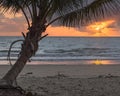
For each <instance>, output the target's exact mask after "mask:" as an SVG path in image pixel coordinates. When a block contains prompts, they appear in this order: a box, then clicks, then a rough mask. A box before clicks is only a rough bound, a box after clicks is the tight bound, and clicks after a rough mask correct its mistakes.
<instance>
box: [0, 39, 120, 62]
mask: <svg viewBox="0 0 120 96" xmlns="http://www.w3.org/2000/svg"><path fill="white" fill-rule="evenodd" d="M22 39H23V38H22V37H0V61H1V62H2V64H3V63H6V64H8V63H9V62H7V54H8V50H9V47H10V44H11V43H12V42H13V41H15V40H22ZM21 43H22V42H17V43H16V44H14V45H13V47H12V51H11V60H12V61H15V60H16V59H17V58H18V57H19V52H20V50H21ZM119 60H120V37H46V38H44V39H43V40H41V41H40V42H39V49H38V51H37V53H36V55H35V56H33V57H32V58H31V61H32V62H34V63H35V62H36V64H41V62H42V64H56V63H57V64H91V63H96V62H97V63H101V64H104V63H105V64H119ZM3 61H4V62H3ZM32 62H31V64H33V63H32ZM0 64H1V63H0Z"/></svg>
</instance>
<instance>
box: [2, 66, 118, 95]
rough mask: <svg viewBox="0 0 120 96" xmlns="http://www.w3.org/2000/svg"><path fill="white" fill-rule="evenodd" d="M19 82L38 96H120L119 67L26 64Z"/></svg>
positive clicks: (6, 67)
mask: <svg viewBox="0 0 120 96" xmlns="http://www.w3.org/2000/svg"><path fill="white" fill-rule="evenodd" d="M9 68H10V66H8V65H1V66H0V77H1V78H2V76H3V75H4V74H5V73H6V71H7V70H9ZM17 82H18V85H19V86H21V87H22V88H23V89H25V90H26V91H32V92H33V93H37V94H38V95H39V96H120V65H27V66H25V68H24V70H23V71H22V72H21V74H20V75H19V77H18V78H17Z"/></svg>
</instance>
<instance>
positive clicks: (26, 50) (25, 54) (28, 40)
mask: <svg viewBox="0 0 120 96" xmlns="http://www.w3.org/2000/svg"><path fill="white" fill-rule="evenodd" d="M31 28H32V27H31ZM37 28H38V26H37ZM41 28H42V27H39V30H38V29H37V30H36V29H35V27H34V28H32V30H31V29H30V31H29V32H28V33H27V36H25V40H24V42H23V44H22V48H21V52H20V56H19V58H18V59H17V61H16V63H15V64H14V65H13V67H12V68H11V69H10V70H9V71H8V72H7V74H6V75H5V76H4V77H3V78H2V79H1V81H0V86H12V84H13V82H14V80H15V79H16V78H17V76H18V75H19V73H20V72H21V71H22V69H23V68H24V66H25V64H26V63H27V61H28V60H29V58H30V57H32V56H33V55H35V53H36V51H37V50H38V42H39V39H40V38H42V37H41V34H42V32H44V31H45V29H44V30H43V29H41Z"/></svg>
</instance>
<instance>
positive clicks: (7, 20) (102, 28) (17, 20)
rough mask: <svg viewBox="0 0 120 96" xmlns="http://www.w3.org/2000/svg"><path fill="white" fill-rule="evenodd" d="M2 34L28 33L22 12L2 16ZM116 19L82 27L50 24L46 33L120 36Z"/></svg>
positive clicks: (0, 31) (56, 34)
mask: <svg viewBox="0 0 120 96" xmlns="http://www.w3.org/2000/svg"><path fill="white" fill-rule="evenodd" d="M0 22H1V26H0V36H21V35H22V34H21V32H24V33H26V32H27V31H28V30H27V23H26V21H25V18H24V17H23V16H22V14H16V15H15V16H14V15H13V14H10V13H6V14H4V15H3V17H1V21H0ZM115 24H116V25H117V20H116V19H111V20H106V21H101V22H95V23H92V24H90V25H88V26H80V28H74V27H70V28H68V27H63V26H55V25H54V26H52V25H50V26H49V27H48V28H47V30H46V32H45V33H48V34H49V36H74V37H76V36H77V37H78V36H82V37H103V36H120V32H119V30H120V29H119V26H118V27H116V26H114V27H110V26H113V25H115Z"/></svg>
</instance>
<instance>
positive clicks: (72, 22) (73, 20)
mask: <svg viewBox="0 0 120 96" xmlns="http://www.w3.org/2000/svg"><path fill="white" fill-rule="evenodd" d="M83 1H84V2H83ZM87 1H89V0H0V7H1V11H2V12H3V13H5V12H7V11H11V12H13V13H14V14H16V13H18V12H22V13H23V15H24V16H25V19H26V21H27V24H28V32H27V33H26V34H24V33H22V35H23V37H24V40H23V43H22V45H21V52H20V55H19V58H18V59H17V61H16V62H15V64H14V65H13V67H12V68H11V69H10V70H9V71H8V72H7V74H6V75H5V76H4V77H3V78H2V79H1V82H0V84H1V85H12V84H13V82H14V80H15V79H16V78H17V76H18V74H19V73H20V72H21V70H22V69H23V67H24V66H25V64H26V62H27V61H28V60H29V59H30V58H31V57H32V56H33V55H35V53H36V51H37V50H38V42H39V41H40V40H41V39H43V38H44V37H46V36H47V34H46V35H43V34H44V32H45V30H46V29H47V27H48V26H49V25H51V24H53V23H54V22H57V24H59V25H61V26H67V27H79V26H81V25H84V24H89V23H91V22H94V21H97V20H101V19H103V18H104V17H107V16H109V15H114V14H116V13H118V12H119V8H120V1H119V0H94V1H91V2H87ZM78 25H79V26H78Z"/></svg>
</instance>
